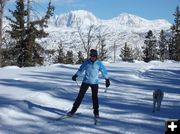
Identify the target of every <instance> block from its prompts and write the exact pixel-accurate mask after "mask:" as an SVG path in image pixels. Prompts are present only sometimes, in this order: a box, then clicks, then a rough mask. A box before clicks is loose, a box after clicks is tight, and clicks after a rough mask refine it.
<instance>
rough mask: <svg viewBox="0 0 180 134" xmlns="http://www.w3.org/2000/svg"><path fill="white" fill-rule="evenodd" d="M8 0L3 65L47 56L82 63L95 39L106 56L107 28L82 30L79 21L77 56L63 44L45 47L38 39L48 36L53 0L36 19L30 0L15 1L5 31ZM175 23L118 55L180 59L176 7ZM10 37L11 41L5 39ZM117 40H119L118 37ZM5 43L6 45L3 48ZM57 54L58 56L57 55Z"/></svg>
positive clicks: (0, 39) (0, 53) (1, 38)
mask: <svg viewBox="0 0 180 134" xmlns="http://www.w3.org/2000/svg"><path fill="white" fill-rule="evenodd" d="M7 1H8V0H1V1H0V6H1V9H0V31H1V32H0V66H6V65H17V66H19V67H26V66H35V65H42V64H43V62H44V60H46V58H45V55H48V56H49V57H50V56H52V57H53V61H52V63H65V64H80V63H82V62H83V61H84V60H85V59H87V58H89V51H90V49H91V47H92V43H93V42H95V41H96V49H97V50H98V52H99V59H101V60H105V59H106V58H107V54H108V53H107V52H108V50H107V48H106V37H107V36H108V34H105V33H106V32H105V31H99V34H98V35H95V34H94V33H95V32H96V31H97V29H98V28H97V27H95V26H94V25H91V26H89V28H88V29H87V31H86V32H84V29H83V30H82V28H81V26H80V24H77V33H78V36H79V38H80V41H81V43H82V45H83V52H85V54H84V55H83V53H82V51H78V52H77V54H76V55H77V58H74V57H75V56H74V53H73V51H70V50H68V51H66V53H65V50H64V48H63V43H62V42H61V43H59V48H58V49H57V50H56V51H55V50H44V49H43V48H42V46H41V45H40V44H38V43H37V42H36V40H37V39H41V38H44V37H47V36H48V33H47V32H45V31H44V28H46V27H48V25H47V23H48V19H49V18H50V17H51V16H53V13H54V10H55V8H54V6H53V5H52V4H51V0H50V1H49V4H48V5H47V11H46V13H45V15H44V16H42V17H41V18H39V19H37V20H31V18H30V17H31V10H30V9H31V5H30V0H27V3H25V1H24V0H16V9H15V10H13V11H12V10H9V12H10V13H11V14H12V17H6V18H7V19H8V20H9V21H10V29H9V30H6V31H5V32H4V33H3V29H2V22H3V21H2V20H3V10H4V6H5V4H6V2H7ZM173 15H174V17H175V19H174V24H173V25H172V27H171V35H167V34H166V33H165V31H164V30H161V32H160V34H159V37H155V36H154V34H153V31H152V30H149V31H148V32H147V33H146V36H145V39H144V46H143V47H142V48H141V49H140V48H131V47H130V45H129V44H128V42H126V43H125V44H124V46H123V48H122V49H121V52H120V53H121V54H120V55H119V56H120V57H121V59H122V60H123V61H128V62H133V61H134V60H143V61H145V62H149V61H151V60H160V61H164V60H175V61H180V10H179V7H178V6H177V8H176V11H175V13H174V14H173ZM7 38H10V39H11V41H10V42H6V41H7ZM116 41H118V39H117V40H116ZM116 41H115V42H114V46H113V49H114V59H115V52H116V49H117V48H116V45H115V43H116ZM2 46H3V47H2ZM54 55H55V56H54Z"/></svg>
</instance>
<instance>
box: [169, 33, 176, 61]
mask: <svg viewBox="0 0 180 134" xmlns="http://www.w3.org/2000/svg"><path fill="white" fill-rule="evenodd" d="M171 34H172V35H171V37H170V38H169V40H168V53H169V58H168V59H169V60H174V59H175V58H174V57H175V47H174V44H175V43H174V33H173V31H172V32H171Z"/></svg>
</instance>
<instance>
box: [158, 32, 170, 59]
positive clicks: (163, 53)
mask: <svg viewBox="0 0 180 134" xmlns="http://www.w3.org/2000/svg"><path fill="white" fill-rule="evenodd" d="M158 45H159V59H160V61H164V60H165V59H167V53H168V50H167V45H168V41H167V40H166V36H165V33H164V30H161V33H160V35H159V41H158Z"/></svg>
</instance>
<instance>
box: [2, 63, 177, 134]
mask: <svg viewBox="0 0 180 134" xmlns="http://www.w3.org/2000/svg"><path fill="white" fill-rule="evenodd" d="M104 64H105V66H106V67H107V69H108V72H109V77H110V81H111V85H110V87H109V88H108V91H107V93H104V90H105V84H104V79H102V78H100V79H101V81H100V85H99V86H100V89H99V102H100V120H99V123H98V125H97V126H95V125H94V124H93V112H92V111H93V109H92V102H91V92H90V90H88V91H87V93H86V95H85V97H84V100H83V102H82V104H81V106H80V108H79V109H78V111H77V113H79V115H75V117H73V118H69V119H64V120H62V121H57V122H55V121H52V118H58V117H60V116H61V115H63V114H65V113H66V112H67V111H69V110H70V109H71V107H72V104H73V102H74V100H75V98H76V96H77V94H78V86H77V85H76V83H75V82H74V81H72V80H71V77H72V75H73V74H74V73H75V72H76V70H77V69H78V67H79V65H65V64H55V65H51V66H41V67H28V68H18V67H4V68H0V133H1V134H57V133H58V134H62V133H65V134H85V133H88V134H163V133H164V131H165V121H166V120H168V119H178V118H180V114H179V110H180V97H179V94H180V90H179V88H180V70H179V68H180V63H178V62H172V61H166V62H164V63H161V62H158V61H152V62H150V63H144V62H138V61H136V62H135V63H125V62H120V63H116V64H114V63H108V62H105V63H104ZM81 79H82V77H80V78H79V79H78V84H80V83H81ZM157 88H159V89H161V90H163V91H164V99H163V102H162V109H161V110H160V111H159V112H155V113H152V92H153V90H155V89H157Z"/></svg>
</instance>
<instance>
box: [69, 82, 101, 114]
mask: <svg viewBox="0 0 180 134" xmlns="http://www.w3.org/2000/svg"><path fill="white" fill-rule="evenodd" d="M89 87H91V91H92V102H93V109H94V115H99V102H98V88H99V86H98V84H87V83H82V84H81V87H80V90H79V94H78V96H77V98H76V100H75V102H74V104H73V108H72V110H71V113H75V112H76V111H77V109H78V107H79V106H80V104H81V102H82V100H83V98H84V95H85V93H86V91H87V90H88V88H89Z"/></svg>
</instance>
